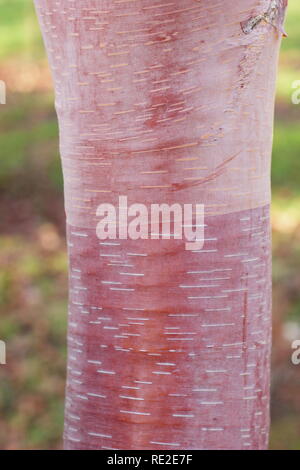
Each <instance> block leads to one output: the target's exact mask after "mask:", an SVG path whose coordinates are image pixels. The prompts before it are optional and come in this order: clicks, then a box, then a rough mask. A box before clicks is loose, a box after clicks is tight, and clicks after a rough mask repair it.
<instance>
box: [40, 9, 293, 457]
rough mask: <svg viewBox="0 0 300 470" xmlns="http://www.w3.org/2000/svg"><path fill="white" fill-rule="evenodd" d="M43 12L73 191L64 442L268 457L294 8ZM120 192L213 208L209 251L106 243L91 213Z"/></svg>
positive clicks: (68, 195) (157, 242)
mask: <svg viewBox="0 0 300 470" xmlns="http://www.w3.org/2000/svg"><path fill="white" fill-rule="evenodd" d="M35 3H36V8H37V12H38V16H39V19H40V24H41V29H42V32H43V36H44V39H45V43H46V48H47V53H48V56H49V61H50V64H51V68H52V72H53V77H54V82H55V95H56V99H55V102H56V110H57V114H58V119H59V128H60V150H61V156H62V164H63V173H64V185H65V206H66V215H67V232H68V248H69V260H70V276H69V279H70V302H69V304H70V312H69V332H68V348H69V354H68V379H67V392H66V393H67V396H66V414H65V448H66V449H264V448H266V447H267V442H268V427H269V369H270V343H271V250H270V245H271V242H270V219H269V215H270V214H269V209H270V160H271V158H270V157H271V147H272V127H273V109H274V89H275V77H276V68H277V59H278V50H279V45H280V41H281V36H282V23H283V18H284V11H285V7H286V1H285V0H275V1H274V0H272V1H271V0H239V1H236V0H225V1H220V0H211V1H209V2H207V1H204V0H198V1H196V0H180V1H179V0H173V1H172V0H171V1H168V0H166V1H159V0H155V1H150V0H81V1H80V2H75V1H73V0H69V1H56V0H36V1H35ZM119 196H123V197H124V196H126V197H127V200H128V205H131V204H134V203H140V204H141V203H142V204H144V205H146V206H147V207H148V208H150V205H151V204H155V203H156V204H162V203H166V204H169V205H172V204H180V205H181V206H182V205H183V204H193V205H195V204H204V208H205V218H204V224H205V243H204V247H203V248H202V249H194V250H190V249H186V246H185V241H184V240H178V239H172V238H171V239H169V240H168V239H146V238H144V239H136V240H134V239H130V238H128V239H126V236H124V237H123V238H122V237H120V236H119V237H116V239H114V240H112V239H110V240H106V241H105V240H102V239H100V238H99V235H98V233H97V226H98V224H99V220H100V218H99V211H97V208H98V206H99V204H101V203H109V204H112V205H113V206H117V205H118V200H119ZM149 210H150V209H149ZM194 215H195V214H194Z"/></svg>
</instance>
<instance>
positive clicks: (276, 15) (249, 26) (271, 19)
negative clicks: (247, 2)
mask: <svg viewBox="0 0 300 470" xmlns="http://www.w3.org/2000/svg"><path fill="white" fill-rule="evenodd" d="M287 4H288V0H271V4H270V6H269V8H268V10H267V11H266V12H264V13H263V14H260V15H257V16H252V17H251V18H249V19H248V20H247V21H243V22H242V23H241V27H242V30H243V32H244V33H245V34H249V33H251V31H253V29H254V28H256V26H258V25H259V24H260V23H261V22H265V23H268V24H270V25H272V26H273V27H274V28H275V29H277V31H278V32H279V33H280V34H282V35H283V36H284V37H287V34H286V32H285V30H284V28H283V23H284V18H285V11H286V8H287Z"/></svg>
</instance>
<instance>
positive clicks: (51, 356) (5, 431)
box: [0, 0, 300, 450]
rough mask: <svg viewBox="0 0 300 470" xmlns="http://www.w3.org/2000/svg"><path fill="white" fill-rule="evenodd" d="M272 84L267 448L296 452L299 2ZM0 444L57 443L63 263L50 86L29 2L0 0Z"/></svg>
mask: <svg viewBox="0 0 300 470" xmlns="http://www.w3.org/2000/svg"><path fill="white" fill-rule="evenodd" d="M289 3H290V6H289V15H288V20H287V25H286V29H287V31H288V34H289V38H288V39H284V40H283V45H282V53H281V58H280V72H279V79H278V89H277V104H276V122H275V136H274V154H273V165H272V181H273V247H274V261H273V272H274V301H273V312H274V313H273V316H274V328H273V331H274V343H273V388H272V430H271V448H272V449H298V450H299V449H300V420H299V416H300V401H299V399H298V395H299V393H298V392H299V386H300V374H299V371H300V366H298V368H297V367H296V366H293V365H292V364H291V361H290V356H291V342H292V341H293V340H294V339H300V289H299V286H300V270H299V267H300V185H299V175H300V158H299V153H300V132H299V124H300V105H299V106H295V105H293V104H292V102H291V94H292V91H293V90H292V83H293V82H294V81H295V80H300V59H299V51H300V28H299V24H300V2H299V0H290V2H289ZM0 6H1V18H0V45H1V47H0V79H2V80H5V82H6V83H7V86H8V96H7V105H6V106H1V107H0V129H1V146H0V160H1V165H0V210H1V218H0V243H1V249H0V265H1V272H0V309H1V319H0V338H1V339H5V340H6V342H7V347H8V351H7V353H8V362H7V365H6V366H0V381H1V387H0V448H1V449H56V448H60V446H61V434H62V426H63V396H64V383H65V358H66V345H65V337H66V317H67V315H66V312H67V259H66V247H65V238H64V210H63V193H62V175H61V167H60V160H59V152H58V130H57V122H56V116H55V112H54V107H53V93H52V83H51V77H50V74H49V69H48V66H47V61H46V58H45V54H44V48H43V44H42V40H41V35H40V32H39V29H38V26H37V20H36V16H35V13H34V7H33V2H32V1H30V0H0Z"/></svg>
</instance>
